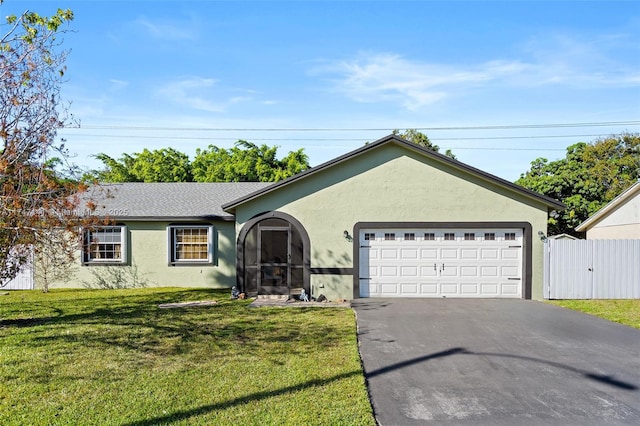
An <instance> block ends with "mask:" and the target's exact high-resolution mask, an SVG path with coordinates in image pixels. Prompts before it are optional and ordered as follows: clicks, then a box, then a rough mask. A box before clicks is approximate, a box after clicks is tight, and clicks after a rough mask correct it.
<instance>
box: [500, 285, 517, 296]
mask: <svg viewBox="0 0 640 426" xmlns="http://www.w3.org/2000/svg"><path fill="white" fill-rule="evenodd" d="M519 290H520V283H517V284H516V283H513V284H511V283H503V284H502V285H501V286H500V292H501V293H502V294H507V295H512V296H516V295H518V294H519V293H520V291H519Z"/></svg>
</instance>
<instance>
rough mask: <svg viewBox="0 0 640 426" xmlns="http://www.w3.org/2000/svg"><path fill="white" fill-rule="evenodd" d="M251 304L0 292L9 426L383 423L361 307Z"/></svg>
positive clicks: (171, 293) (0, 390) (181, 294)
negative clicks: (360, 340) (368, 377)
mask: <svg viewBox="0 0 640 426" xmlns="http://www.w3.org/2000/svg"><path fill="white" fill-rule="evenodd" d="M211 299H215V300H218V302H219V304H218V305H215V306H208V307H204V306H201V307H191V308H178V309H160V308H158V306H157V305H158V304H160V303H167V302H183V301H189V300H211ZM248 303H249V302H248V301H232V300H229V292H228V291H212V290H186V289H166V288H164V289H143V290H59V291H52V292H50V293H48V294H43V293H41V292H38V291H20V292H18V291H16V292H10V293H9V295H6V296H0V424H3V425H26V424H28V425H46V424H56V425H67V424H69V425H71V424H73V425H76V424H82V425H90V424H96V425H98V424H99V425H155V424H202V425H211V424H234V425H240V424H243V425H244V424H256V425H258V424H259V425H265V424H291V425H302V424H327V425H328V424H331V425H337V424H349V425H352V424H374V419H373V415H372V412H371V407H370V405H369V401H368V398H367V391H366V387H365V383H364V378H363V373H362V369H361V365H360V359H359V355H358V348H357V339H356V329H355V319H354V314H353V312H352V311H351V310H349V309H333V308H316V309H313V308H296V309H294V308H290V309H286V308H249V307H247V305H248Z"/></svg>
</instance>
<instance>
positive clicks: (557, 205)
mask: <svg viewBox="0 0 640 426" xmlns="http://www.w3.org/2000/svg"><path fill="white" fill-rule="evenodd" d="M386 144H396V145H400V146H402V147H404V148H407V149H410V150H413V151H415V152H418V153H420V154H422V155H424V156H426V157H430V158H432V159H434V160H436V161H439V162H441V163H445V164H448V165H449V166H451V167H454V168H456V169H459V170H462V171H464V172H466V173H468V174H470V175H472V176H474V177H476V178H478V179H482V180H485V181H489V182H491V183H494V184H496V185H499V186H502V187H504V188H506V189H508V190H511V191H513V192H516V193H518V194H521V195H524V196H525V197H527V198H530V199H533V200H535V201H538V202H541V203H542V204H545V205H546V206H547V207H548V208H551V209H559V210H564V209H565V208H566V206H565V205H564V204H563V203H561V202H559V201H557V200H555V199H553V198H551V197H547V196H545V195H542V194H539V193H537V192H534V191H531V190H529V189H526V188H523V187H521V186H519V185H516V184H514V183H511V182H509V181H507V180H505V179H502V178H499V177H497V176H494V175H492V174H490V173H487V172H484V171H482V170H480V169H476V168H475V167H472V166H469V165H468V164H465V163H462V162H460V161H457V160H454V159H452V158H450V157H447V156H446V155H443V154H440V153H438V152H435V151H433V150H431V149H427V148H424V147H422V146H420V145H417V144H415V143H412V142H409V141H407V140H405V139H402V138H400V137H398V136H396V135H389V136H385V137H384V138H381V139H378V140H377V141H375V142H372V143H369V144H366V145H364V146H363V147H361V148H358V149H356V150H354V151H351V152H349V153H347V154H344V155H342V156H340V157H337V158H335V159H333V160H330V161H327V162H326V163H323V164H320V165H319V166H316V167H313V168H311V169H308V170H305V171H304V172H301V173H298V174H297V175H295V176H292V177H290V178H288V179H285V180H282V181H280V182H277V183H274V184H273V185H271V186H269V187H265V188H260V189H258V190H257V191H255V192H252V193H250V194H247V195H245V196H242V197H240V198H238V199H236V200H233V201H231V202H229V203H227V204H223V205H222V208H223V209H224V210H225V211H228V212H233V211H234V209H235V207H237V206H239V205H241V204H243V203H245V202H247V201H250V200H253V199H255V198H258V197H260V196H262V195H265V194H268V193H270V192H272V191H275V190H277V189H279V188H282V187H285V186H287V185H289V184H291V183H293V182H296V181H298V180H300V179H304V178H305V177H307V176H310V175H312V174H315V173H318V172H321V171H323V170H325V169H328V168H330V167H331V166H334V165H336V164H339V163H342V162H345V161H348V160H350V159H352V158H354V157H357V156H359V155H362V154H364V153H366V152H369V151H371V150H374V149H376V148H378V147H380V146H382V145H386Z"/></svg>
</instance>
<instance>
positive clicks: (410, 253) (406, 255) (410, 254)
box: [400, 248, 418, 260]
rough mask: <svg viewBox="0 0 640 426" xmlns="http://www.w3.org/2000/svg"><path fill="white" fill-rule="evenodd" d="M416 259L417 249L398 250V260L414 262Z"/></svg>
mask: <svg viewBox="0 0 640 426" xmlns="http://www.w3.org/2000/svg"><path fill="white" fill-rule="evenodd" d="M417 258H418V249H417V248H403V249H401V250H400V259H403V260H405V259H409V260H415V259H417Z"/></svg>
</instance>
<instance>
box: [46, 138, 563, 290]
mask: <svg viewBox="0 0 640 426" xmlns="http://www.w3.org/2000/svg"><path fill="white" fill-rule="evenodd" d="M101 191H102V192H101V194H108V196H101V197H102V198H101V199H100V200H99V202H98V204H99V208H98V211H97V213H98V214H101V215H108V216H109V217H111V218H112V219H113V222H114V223H113V225H111V226H108V227H103V228H100V229H96V230H93V231H87V232H86V235H85V238H84V250H82V252H81V253H79V261H78V264H77V265H76V267H75V268H74V271H73V275H72V276H73V278H72V279H71V278H70V279H69V280H67V282H64V283H58V284H57V285H58V286H78V285H79V283H85V285H89V284H90V283H91V280H92V279H93V278H95V277H96V276H97V275H99V274H100V273H102V271H104V270H106V269H105V268H112V269H113V268H130V269H131V270H132V271H134V273H135V274H137V275H138V278H139V279H141V280H144V281H145V282H146V283H148V285H156V286H185V287H211V288H216V287H231V286H233V285H236V286H237V287H238V288H239V289H240V290H241V291H243V292H246V293H247V294H249V295H256V294H257V295H261V294H264V295H274V294H275V295H291V294H297V293H300V291H301V290H302V289H305V291H306V292H307V294H310V295H311V296H313V297H318V296H319V295H321V294H322V295H324V296H325V297H326V298H328V299H329V300H336V299H353V298H358V297H465V298H475V297H485V298H486V297H490V298H502V297H507V298H534V299H542V295H543V291H542V290H543V289H542V282H543V259H542V254H543V242H542V240H541V238H540V237H539V235H542V234H546V231H547V225H546V224H547V216H548V213H549V211H551V210H553V209H556V210H559V209H563V208H564V206H563V204H562V203H560V202H558V201H556V200H553V199H550V198H548V197H545V196H543V195H540V194H537V193H535V192H532V191H529V190H527V189H524V188H522V187H519V186H517V185H514V184H513V183H510V182H508V181H505V180H503V179H500V178H498V177H496V176H493V175H490V174H488V173H485V172H483V171H481V170H478V169H475V168H473V167H470V166H468V165H466V164H464V163H461V162H459V161H456V160H453V159H451V158H449V157H446V156H444V155H441V154H439V153H436V152H433V151H431V150H426V149H423V148H421V147H420V146H417V145H415V144H412V143H410V142H407V141H405V140H403V139H401V138H399V137H397V136H387V137H385V138H382V139H380V140H378V141H376V142H373V143H370V144H367V145H365V146H363V147H362V148H360V149H357V150H355V151H352V152H350V153H348V154H345V155H343V156H341V157H338V158H336V159H334V160H331V161H329V162H327V163H324V164H321V165H319V166H317V167H314V168H312V169H309V170H307V171H305V172H303V173H300V174H298V175H296V176H293V177H291V178H289V179H286V180H284V181H281V182H278V183H272V184H265V183H124V184H111V185H105V186H104V188H103V189H102V190H101Z"/></svg>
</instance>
